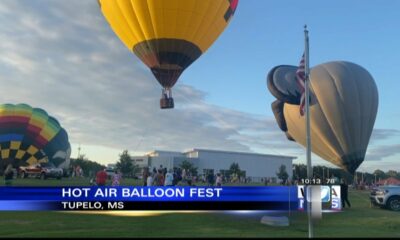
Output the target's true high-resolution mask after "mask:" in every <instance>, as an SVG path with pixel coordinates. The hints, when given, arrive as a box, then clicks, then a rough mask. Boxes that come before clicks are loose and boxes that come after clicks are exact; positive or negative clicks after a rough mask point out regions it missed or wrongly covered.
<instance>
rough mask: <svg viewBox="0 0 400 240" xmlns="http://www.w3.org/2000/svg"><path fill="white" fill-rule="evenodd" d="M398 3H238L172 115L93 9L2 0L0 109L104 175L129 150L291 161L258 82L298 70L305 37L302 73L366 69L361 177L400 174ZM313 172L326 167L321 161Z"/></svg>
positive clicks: (184, 84) (184, 81)
mask: <svg viewBox="0 0 400 240" xmlns="http://www.w3.org/2000/svg"><path fill="white" fill-rule="evenodd" d="M398 9H400V1H396V0H384V1H372V0H371V1H361V0H352V1H346V0H336V1H320V0H305V1H295V0H241V1H240V2H239V5H238V8H237V11H236V13H235V15H234V17H233V19H232V21H231V22H230V24H229V26H228V27H227V28H226V30H225V31H224V32H223V33H222V34H221V36H220V37H219V38H218V39H217V41H216V42H215V43H214V44H213V45H212V46H211V47H210V48H209V49H208V50H207V52H206V53H205V54H203V55H202V56H201V57H200V58H199V59H198V60H197V61H196V62H195V63H193V64H192V65H191V66H190V67H189V68H188V69H186V70H185V72H184V73H183V74H182V76H181V78H180V80H179V82H178V83H177V84H176V85H175V87H174V89H173V91H174V99H175V109H173V110H160V109H159V98H160V94H161V88H160V86H159V85H158V82H157V81H156V80H155V79H154V77H153V75H152V74H151V73H150V71H149V70H148V69H147V68H146V67H145V65H144V64H143V63H142V62H141V61H140V60H139V59H138V58H137V57H136V56H134V54H132V53H131V52H130V51H129V50H128V49H127V48H125V46H124V45H123V44H122V43H121V42H120V40H119V39H118V38H117V37H116V35H115V34H114V33H113V31H112V30H111V28H110V27H109V25H108V23H107V22H106V21H105V19H104V17H103V16H102V15H101V12H100V10H99V7H98V4H97V1H96V0H85V1H80V0H79V1H78V0H70V1H61V0H57V1H55V0H35V1H28V0H2V1H0V53H1V54H0V86H1V88H0V89H1V94H0V102H1V103H14V104H17V103H27V104H29V105H31V106H33V107H40V108H43V109H45V110H46V111H47V112H48V113H49V114H50V115H52V116H54V117H56V118H57V119H58V120H59V122H60V123H61V125H62V126H63V127H64V128H65V129H66V130H67V132H68V133H69V140H70V143H71V145H72V157H77V155H78V147H79V146H80V148H81V153H82V154H85V155H86V157H88V158H89V159H91V160H94V161H98V162H100V163H103V164H107V163H114V162H116V161H117V160H118V156H119V154H120V153H121V152H122V151H123V150H124V149H127V150H129V151H130V153H131V154H132V155H140V154H143V153H145V152H148V151H152V150H155V149H157V150H172V151H184V150H188V149H192V148H208V149H217V150H231V151H245V152H257V153H267V154H277V155H290V156H295V157H297V159H296V160H295V161H294V163H304V164H305V163H306V160H305V150H304V148H302V147H301V146H299V145H298V144H296V143H294V142H289V141H287V140H286V137H285V136H284V134H283V133H282V132H281V131H280V130H279V128H278V127H277V125H276V122H275V119H274V117H273V113H272V111H271V108H270V104H271V102H273V101H274V97H273V96H272V95H271V94H270V93H269V91H268V90H267V87H266V76H267V74H268V72H269V70H271V69H272V68H273V67H274V66H277V65H281V64H289V65H297V64H298V63H299V61H300V57H301V55H302V53H303V50H304V33H303V26H304V24H307V26H308V30H309V37H310V66H311V67H313V66H315V65H318V64H321V63H324V62H328V61H334V60H345V61H350V62H354V63H357V64H359V65H361V66H362V67H364V68H365V69H367V70H368V71H369V72H370V73H371V75H372V76H373V78H374V79H375V81H376V84H377V87H378V92H379V107H378V115H377V119H376V122H375V126H374V131H373V134H372V137H371V140H370V144H369V147H368V150H367V155H366V159H365V161H364V162H363V164H362V165H361V166H360V168H359V170H361V171H370V172H371V171H373V170H375V169H378V168H379V169H382V170H385V171H386V170H389V169H392V170H397V171H400V167H399V164H398V163H399V159H400V126H399V125H398V124H399V119H400V108H399V107H398V103H397V102H398V100H397V96H398V91H399V89H400V82H399V80H398V78H399V77H398V76H399V74H398V57H399V54H400V45H399V44H398V43H399V42H400V28H399V27H398V22H399V16H398ZM312 159H313V160H312V161H313V164H314V165H326V166H331V167H332V166H333V165H331V164H329V163H327V162H326V161H324V160H322V159H321V158H319V157H318V156H316V155H314V154H313V156H312Z"/></svg>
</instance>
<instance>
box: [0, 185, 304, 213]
mask: <svg viewBox="0 0 400 240" xmlns="http://www.w3.org/2000/svg"><path fill="white" fill-rule="evenodd" d="M299 189H300V188H298V186H265V187H199V186H196V187H194V186H193V187H192V186H191V187H189V186H187V187H0V210H1V211H46V210H50V211H70V210H71V211H73V210H79V211H82V210H210V211H215V210H280V211H289V210H302V209H304V207H303V205H304V204H303V205H301V204H302V203H304V195H301V194H300V195H299V191H301V190H299ZM299 196H303V197H302V198H300V197H299Z"/></svg>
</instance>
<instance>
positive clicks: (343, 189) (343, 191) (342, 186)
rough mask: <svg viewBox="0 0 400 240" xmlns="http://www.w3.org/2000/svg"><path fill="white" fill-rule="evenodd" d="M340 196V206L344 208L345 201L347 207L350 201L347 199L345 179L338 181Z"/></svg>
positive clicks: (347, 191) (347, 189)
mask: <svg viewBox="0 0 400 240" xmlns="http://www.w3.org/2000/svg"><path fill="white" fill-rule="evenodd" d="M340 196H341V198H342V208H345V205H346V204H345V203H347V205H348V206H349V207H351V204H350V201H349V198H348V197H349V187H348V185H347V182H346V180H344V179H342V180H341V183H340Z"/></svg>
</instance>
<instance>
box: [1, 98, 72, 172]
mask: <svg viewBox="0 0 400 240" xmlns="http://www.w3.org/2000/svg"><path fill="white" fill-rule="evenodd" d="M70 155H71V146H70V143H69V141H68V134H67V132H66V131H65V130H64V129H63V128H62V127H61V126H60V123H59V122H58V121H57V120H56V119H55V118H53V117H51V116H49V115H48V114H47V113H46V111H44V110H43V109H40V108H32V107H31V106H29V105H27V104H17V105H13V104H3V105H0V164H1V165H3V166H5V165H6V164H8V163H12V164H14V165H19V166H24V165H33V164H36V163H41V162H52V163H53V164H54V165H55V166H57V167H60V168H64V169H66V168H68V166H69V162H70Z"/></svg>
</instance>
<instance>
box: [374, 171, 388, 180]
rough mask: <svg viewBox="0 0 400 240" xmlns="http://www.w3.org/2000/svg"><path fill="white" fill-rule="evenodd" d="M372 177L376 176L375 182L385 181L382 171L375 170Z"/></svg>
mask: <svg viewBox="0 0 400 240" xmlns="http://www.w3.org/2000/svg"><path fill="white" fill-rule="evenodd" d="M374 175H375V176H376V181H379V179H385V178H386V174H385V172H384V171H382V170H380V169H377V170H375V171H374Z"/></svg>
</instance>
